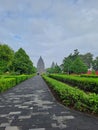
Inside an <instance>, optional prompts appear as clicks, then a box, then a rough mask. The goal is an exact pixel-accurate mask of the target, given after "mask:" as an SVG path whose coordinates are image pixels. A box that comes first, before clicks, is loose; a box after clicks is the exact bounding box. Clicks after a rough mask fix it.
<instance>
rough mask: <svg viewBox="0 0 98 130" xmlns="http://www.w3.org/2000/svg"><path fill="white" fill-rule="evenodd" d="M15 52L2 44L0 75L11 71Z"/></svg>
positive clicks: (0, 49)
mask: <svg viewBox="0 0 98 130" xmlns="http://www.w3.org/2000/svg"><path fill="white" fill-rule="evenodd" d="M13 57H14V51H13V50H12V49H11V48H10V47H9V46H8V45H6V44H0V73H1V74H2V73H4V72H7V71H11V68H10V66H11V65H12V61H13Z"/></svg>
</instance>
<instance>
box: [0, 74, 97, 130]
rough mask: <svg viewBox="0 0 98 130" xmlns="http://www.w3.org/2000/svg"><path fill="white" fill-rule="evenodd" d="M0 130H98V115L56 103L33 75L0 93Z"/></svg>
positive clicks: (39, 79)
mask: <svg viewBox="0 0 98 130" xmlns="http://www.w3.org/2000/svg"><path fill="white" fill-rule="evenodd" d="M0 130H98V118H96V117H93V116H89V115H86V114H83V113H80V112H76V111H74V110H70V109H68V108H66V107H64V106H63V105H61V104H59V103H58V102H57V101H56V100H55V98H54V97H53V96H52V94H51V92H50V90H49V89H48V86H47V85H46V83H45V82H44V80H43V79H42V78H41V77H40V76H35V77H34V78H31V79H29V80H27V81H24V82H23V83H21V84H19V85H17V86H16V87H14V88H12V89H10V90H9V91H7V92H5V93H3V94H0Z"/></svg>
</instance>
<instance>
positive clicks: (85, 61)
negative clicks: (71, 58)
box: [80, 52, 93, 68]
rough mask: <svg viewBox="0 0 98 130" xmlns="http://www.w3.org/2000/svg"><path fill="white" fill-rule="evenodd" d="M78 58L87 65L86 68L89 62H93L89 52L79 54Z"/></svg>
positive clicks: (89, 65)
mask: <svg viewBox="0 0 98 130" xmlns="http://www.w3.org/2000/svg"><path fill="white" fill-rule="evenodd" d="M80 58H81V59H82V60H83V61H84V63H85V64H86V65H87V66H88V68H90V67H91V64H92V63H93V54H91V53H90V52H88V53H86V54H84V55H80Z"/></svg>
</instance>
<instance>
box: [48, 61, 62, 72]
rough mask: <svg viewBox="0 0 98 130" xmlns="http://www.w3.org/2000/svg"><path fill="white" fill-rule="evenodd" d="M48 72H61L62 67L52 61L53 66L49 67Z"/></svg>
mask: <svg viewBox="0 0 98 130" xmlns="http://www.w3.org/2000/svg"><path fill="white" fill-rule="evenodd" d="M47 72H48V73H61V72H62V70H61V68H60V67H59V66H58V65H57V63H56V64H55V63H54V62H52V65H51V68H48V69H47Z"/></svg>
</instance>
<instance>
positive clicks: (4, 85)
mask: <svg viewBox="0 0 98 130" xmlns="http://www.w3.org/2000/svg"><path fill="white" fill-rule="evenodd" d="M34 75H35V74H33V75H17V76H15V75H14V76H12V75H2V76H0V92H4V91H5V90H8V89H9V88H11V87H13V86H15V85H17V84H19V83H20V82H22V81H24V80H26V79H29V78H31V77H33V76H34Z"/></svg>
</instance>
